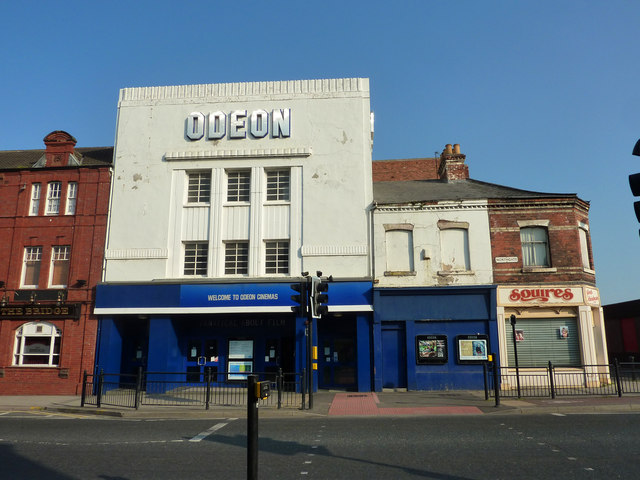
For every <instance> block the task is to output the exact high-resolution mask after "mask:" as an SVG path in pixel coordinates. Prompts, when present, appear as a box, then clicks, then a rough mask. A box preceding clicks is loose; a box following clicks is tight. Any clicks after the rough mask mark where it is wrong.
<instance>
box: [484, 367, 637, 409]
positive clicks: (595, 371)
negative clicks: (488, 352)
mask: <svg viewBox="0 0 640 480" xmlns="http://www.w3.org/2000/svg"><path fill="white" fill-rule="evenodd" d="M484 372H485V397H486V398H487V399H488V398H489V397H490V396H493V397H495V398H496V404H499V398H500V397H506V398H514V397H517V398H521V397H551V398H556V397H558V396H579V395H600V396H615V395H617V396H618V397H621V396H622V395H623V393H640V363H631V362H626V363H619V362H618V361H617V360H616V361H614V362H613V363H611V364H608V365H581V366H572V365H554V364H552V363H551V362H549V363H548V364H547V366H544V367H521V366H519V367H518V369H516V368H513V367H499V368H497V367H496V366H495V365H494V364H491V363H490V364H487V365H485V370H484Z"/></svg>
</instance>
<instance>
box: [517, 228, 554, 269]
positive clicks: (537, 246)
mask: <svg viewBox="0 0 640 480" xmlns="http://www.w3.org/2000/svg"><path fill="white" fill-rule="evenodd" d="M537 232H542V233H544V236H545V239H544V241H543V240H541V239H533V238H531V239H526V238H524V237H523V234H525V235H527V236H530V237H532V236H533V235H535V233H537ZM520 244H521V246H522V267H523V268H551V251H550V248H549V229H548V228H547V226H546V225H526V226H521V227H520ZM541 248H543V249H544V252H542V251H541ZM541 255H544V257H545V258H544V259H543V258H538V257H540V256H541ZM544 260H546V261H544Z"/></svg>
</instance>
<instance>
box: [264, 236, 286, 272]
mask: <svg viewBox="0 0 640 480" xmlns="http://www.w3.org/2000/svg"><path fill="white" fill-rule="evenodd" d="M264 253H265V255H264V271H265V274H267V275H289V264H290V262H289V240H265V242H264ZM270 257H271V258H270Z"/></svg>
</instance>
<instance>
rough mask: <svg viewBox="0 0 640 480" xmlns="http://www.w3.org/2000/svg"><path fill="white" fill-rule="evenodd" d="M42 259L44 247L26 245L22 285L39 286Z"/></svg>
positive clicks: (28, 286)
mask: <svg viewBox="0 0 640 480" xmlns="http://www.w3.org/2000/svg"><path fill="white" fill-rule="evenodd" d="M41 261H42V247H25V249H24V260H23V265H22V286H23V287H27V288H38V280H39V279H40V262H41Z"/></svg>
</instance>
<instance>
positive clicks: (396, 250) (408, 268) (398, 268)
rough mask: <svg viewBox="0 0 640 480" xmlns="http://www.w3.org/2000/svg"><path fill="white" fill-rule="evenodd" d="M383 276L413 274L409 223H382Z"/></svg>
mask: <svg viewBox="0 0 640 480" xmlns="http://www.w3.org/2000/svg"><path fill="white" fill-rule="evenodd" d="M384 230H385V240H384V241H385V257H386V259H385V260H386V262H385V263H386V271H385V272H384V274H385V276H392V275H396V276H397V275H415V274H416V272H415V263H414V260H415V259H414V253H413V225H412V224H409V223H394V224H384Z"/></svg>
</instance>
